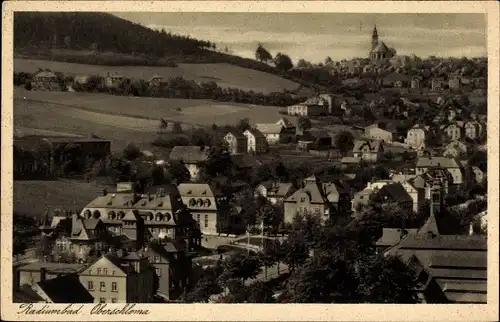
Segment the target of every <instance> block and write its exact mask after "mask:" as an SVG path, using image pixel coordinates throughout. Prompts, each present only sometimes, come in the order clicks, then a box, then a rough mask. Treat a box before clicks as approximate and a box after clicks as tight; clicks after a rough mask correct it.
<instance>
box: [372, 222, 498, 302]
mask: <svg viewBox="0 0 500 322" xmlns="http://www.w3.org/2000/svg"><path fill="white" fill-rule="evenodd" d="M442 226H443V225H442V224H440V220H439V216H436V215H434V214H432V213H431V215H430V216H429V219H428V220H427V221H426V223H425V224H424V225H423V226H422V227H421V228H419V229H401V228H399V229H396V228H384V229H383V235H382V237H381V238H380V239H379V240H378V241H377V243H376V247H377V250H378V251H379V252H380V253H382V254H384V256H387V255H395V256H400V258H402V259H403V260H404V261H405V262H406V263H407V264H408V265H409V266H410V267H412V269H414V271H415V273H416V275H417V281H418V289H417V291H418V295H419V298H420V299H421V301H422V302H423V303H455V304H486V303H487V286H488V282H487V253H488V252H487V246H488V243H487V239H486V237H485V236H484V235H480V234H470V235H447V234H444V233H442Z"/></svg>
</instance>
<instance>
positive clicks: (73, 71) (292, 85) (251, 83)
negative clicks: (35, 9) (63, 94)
mask: <svg viewBox="0 0 500 322" xmlns="http://www.w3.org/2000/svg"><path fill="white" fill-rule="evenodd" d="M39 68H43V69H46V68H48V69H50V70H51V71H53V72H61V73H64V74H69V75H89V74H91V75H100V76H105V75H106V74H107V73H115V72H116V73H119V74H121V75H123V76H124V77H127V78H131V79H144V80H149V79H151V77H153V76H154V75H159V76H161V77H163V78H164V79H165V80H168V79H169V78H173V77H178V76H181V77H182V78H184V79H186V80H193V81H196V82H210V81H214V82H216V83H217V84H218V85H219V86H220V87H222V88H228V87H232V88H238V89H241V90H244V91H254V92H262V93H264V94H268V93H272V92H283V90H285V89H286V90H289V91H294V90H296V89H297V88H298V87H299V84H298V83H296V82H293V81H290V80H288V79H285V78H282V77H280V76H277V75H273V74H269V73H265V72H261V71H257V70H253V69H248V68H243V67H239V66H235V65H230V64H226V63H213V64H179V65H178V66H177V67H156V66H98V65H85V64H74V63H64V62H57V61H49V60H36V59H23V58H15V59H14V71H16V72H29V73H34V72H36V71H37V70H38V69H39ZM304 91H307V90H306V89H304ZM301 94H302V93H301Z"/></svg>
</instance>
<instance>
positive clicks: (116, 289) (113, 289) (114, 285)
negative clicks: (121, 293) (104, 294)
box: [111, 282, 118, 292]
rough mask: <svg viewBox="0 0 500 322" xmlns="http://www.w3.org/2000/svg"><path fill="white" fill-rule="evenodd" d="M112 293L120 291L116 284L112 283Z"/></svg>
mask: <svg viewBox="0 0 500 322" xmlns="http://www.w3.org/2000/svg"><path fill="white" fill-rule="evenodd" d="M111 291H113V292H117V291H118V287H117V285H116V282H113V283H111Z"/></svg>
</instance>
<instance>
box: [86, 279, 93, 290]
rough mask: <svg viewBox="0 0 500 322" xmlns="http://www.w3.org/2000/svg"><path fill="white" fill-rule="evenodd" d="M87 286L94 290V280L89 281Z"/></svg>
mask: <svg viewBox="0 0 500 322" xmlns="http://www.w3.org/2000/svg"><path fill="white" fill-rule="evenodd" d="M87 288H88V289H89V291H93V290H94V282H92V281H88V282H87Z"/></svg>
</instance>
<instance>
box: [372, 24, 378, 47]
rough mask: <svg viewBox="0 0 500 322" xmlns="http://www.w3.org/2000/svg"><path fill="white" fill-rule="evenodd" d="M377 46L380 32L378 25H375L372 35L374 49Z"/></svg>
mask: <svg viewBox="0 0 500 322" xmlns="http://www.w3.org/2000/svg"><path fill="white" fill-rule="evenodd" d="M377 45H378V31H377V25H374V26H373V33H372V49H373V48H375V47H376V46H377Z"/></svg>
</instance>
